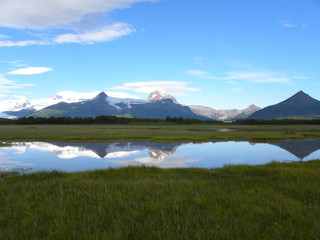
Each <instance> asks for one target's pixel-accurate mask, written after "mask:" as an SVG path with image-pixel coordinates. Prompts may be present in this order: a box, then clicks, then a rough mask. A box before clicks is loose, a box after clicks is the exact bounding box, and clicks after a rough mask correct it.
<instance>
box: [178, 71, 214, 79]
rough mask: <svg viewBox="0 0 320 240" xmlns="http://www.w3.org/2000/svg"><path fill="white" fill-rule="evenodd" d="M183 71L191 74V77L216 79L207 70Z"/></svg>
mask: <svg viewBox="0 0 320 240" xmlns="http://www.w3.org/2000/svg"><path fill="white" fill-rule="evenodd" d="M184 73H186V74H188V75H191V76H193V77H198V78H203V79H212V80H217V79H219V78H218V77H215V76H211V75H210V74H209V73H208V72H205V71H201V70H187V71H185V72H184Z"/></svg>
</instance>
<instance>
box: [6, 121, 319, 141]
mask: <svg viewBox="0 0 320 240" xmlns="http://www.w3.org/2000/svg"><path fill="white" fill-rule="evenodd" d="M223 128H228V129H232V130H233V131H229V132H219V131H218V130H219V129H223ZM305 138H313V139H319V138H320V126H319V125H290V126H284V125H279V126H278V125H272V126H263V125H261V126H260V125H259V126H257V125H253V126H249V125H240V126H239V125H232V124H223V125H215V124H212V125H210V124H190V125H172V124H170V125H169V124H167V125H166V124H148V125H141V124H128V125H0V141H161V142H163V141H166V142H184V141H188V142H199V141H228V140H239V141H240V140H255V141H268V140H283V139H305Z"/></svg>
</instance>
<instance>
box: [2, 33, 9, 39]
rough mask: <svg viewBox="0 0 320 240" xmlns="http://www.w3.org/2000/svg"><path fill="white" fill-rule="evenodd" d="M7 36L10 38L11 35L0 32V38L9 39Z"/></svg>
mask: <svg viewBox="0 0 320 240" xmlns="http://www.w3.org/2000/svg"><path fill="white" fill-rule="evenodd" d="M7 38H9V36H7V35H4V34H0V39H7Z"/></svg>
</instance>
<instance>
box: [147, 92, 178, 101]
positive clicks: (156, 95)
mask: <svg viewBox="0 0 320 240" xmlns="http://www.w3.org/2000/svg"><path fill="white" fill-rule="evenodd" d="M163 99H171V100H172V101H173V102H174V103H175V104H178V102H177V100H176V99H175V98H174V97H173V96H171V95H169V94H167V93H166V92H165V91H164V90H163V89H157V90H155V91H153V92H152V93H150V95H149V97H148V98H147V100H148V101H159V100H163Z"/></svg>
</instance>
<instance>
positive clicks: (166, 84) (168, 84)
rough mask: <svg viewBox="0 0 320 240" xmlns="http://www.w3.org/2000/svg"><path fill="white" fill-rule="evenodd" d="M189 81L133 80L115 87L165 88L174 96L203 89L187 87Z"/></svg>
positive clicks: (151, 90)
mask: <svg viewBox="0 0 320 240" xmlns="http://www.w3.org/2000/svg"><path fill="white" fill-rule="evenodd" d="M188 84H189V83H187V82H177V81H153V82H133V83H125V84H123V85H121V86H116V87H113V88H112V89H114V90H130V91H135V92H140V93H151V92H153V91H155V90H158V89H163V90H164V91H166V92H167V93H169V94H172V95H174V96H187V92H196V91H201V89H198V88H190V87H187V85H188Z"/></svg>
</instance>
